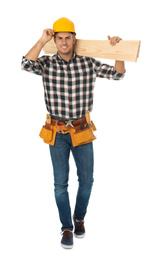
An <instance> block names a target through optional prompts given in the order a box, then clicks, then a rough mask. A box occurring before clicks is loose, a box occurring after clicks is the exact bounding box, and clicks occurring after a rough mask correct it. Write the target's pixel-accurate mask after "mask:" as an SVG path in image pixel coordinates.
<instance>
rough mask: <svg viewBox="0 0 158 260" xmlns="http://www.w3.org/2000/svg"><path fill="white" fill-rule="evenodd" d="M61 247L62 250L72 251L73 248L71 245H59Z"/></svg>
mask: <svg viewBox="0 0 158 260" xmlns="http://www.w3.org/2000/svg"><path fill="white" fill-rule="evenodd" d="M61 246H62V247H63V248H64V249H72V248H73V245H64V244H62V243H61Z"/></svg>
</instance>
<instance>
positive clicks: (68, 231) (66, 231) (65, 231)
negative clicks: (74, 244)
mask: <svg viewBox="0 0 158 260" xmlns="http://www.w3.org/2000/svg"><path fill="white" fill-rule="evenodd" d="M61 235H63V236H64V237H65V238H70V237H71V231H70V230H64V231H62V232H61Z"/></svg>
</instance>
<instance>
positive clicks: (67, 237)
mask: <svg viewBox="0 0 158 260" xmlns="http://www.w3.org/2000/svg"><path fill="white" fill-rule="evenodd" d="M61 234H62V235H63V237H62V240H61V246H62V247H63V248H65V249H71V248H73V234H72V231H71V230H67V229H66V230H64V231H63V232H62V233H61Z"/></svg>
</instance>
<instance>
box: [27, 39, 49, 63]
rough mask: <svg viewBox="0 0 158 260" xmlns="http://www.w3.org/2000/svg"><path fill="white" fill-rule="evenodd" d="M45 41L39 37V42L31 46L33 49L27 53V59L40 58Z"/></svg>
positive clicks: (34, 59)
mask: <svg viewBox="0 0 158 260" xmlns="http://www.w3.org/2000/svg"><path fill="white" fill-rule="evenodd" d="M44 45H45V43H44V42H43V41H42V40H41V39H39V40H38V42H37V43H36V44H35V45H34V46H33V47H32V48H31V50H30V51H29V52H28V53H27V54H26V55H25V57H26V58H27V59H30V60H33V61H36V60H37V59H38V56H39V54H40V52H41V50H42V48H43V47H44Z"/></svg>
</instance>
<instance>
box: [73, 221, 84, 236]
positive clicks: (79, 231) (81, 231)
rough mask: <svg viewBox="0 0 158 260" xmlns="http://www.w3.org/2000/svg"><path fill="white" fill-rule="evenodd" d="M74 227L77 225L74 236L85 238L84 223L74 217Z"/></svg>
mask: <svg viewBox="0 0 158 260" xmlns="http://www.w3.org/2000/svg"><path fill="white" fill-rule="evenodd" d="M73 220H74V225H75V231H74V235H75V237H77V238H83V237H84V236H85V227H84V221H83V220H82V221H79V220H77V219H75V218H74V217H73Z"/></svg>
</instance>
